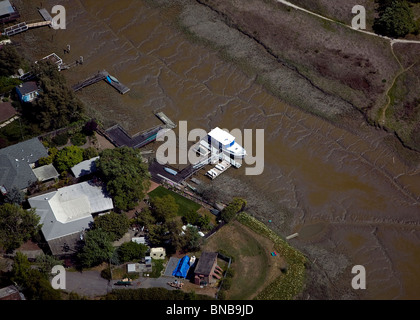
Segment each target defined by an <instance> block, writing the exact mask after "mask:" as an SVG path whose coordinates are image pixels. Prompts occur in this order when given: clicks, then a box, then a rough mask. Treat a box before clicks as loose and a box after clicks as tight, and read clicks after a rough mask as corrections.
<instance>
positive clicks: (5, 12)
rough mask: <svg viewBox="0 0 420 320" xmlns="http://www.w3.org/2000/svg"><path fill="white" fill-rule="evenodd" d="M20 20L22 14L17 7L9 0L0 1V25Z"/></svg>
mask: <svg viewBox="0 0 420 320" xmlns="http://www.w3.org/2000/svg"><path fill="white" fill-rule="evenodd" d="M19 18H20V14H19V12H18V11H17V9H16V7H15V6H14V5H12V4H11V3H10V1H9V0H3V1H0V23H1V24H5V23H9V22H13V21H16V20H17V19H19Z"/></svg>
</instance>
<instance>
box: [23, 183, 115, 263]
mask: <svg viewBox="0 0 420 320" xmlns="http://www.w3.org/2000/svg"><path fill="white" fill-rule="evenodd" d="M28 201H29V204H30V205H31V207H32V208H35V209H36V214H37V215H38V216H40V218H41V219H40V223H41V224H42V229H41V230H42V233H43V235H44V237H45V240H46V241H47V242H48V245H49V247H50V249H51V252H52V254H53V255H63V254H69V253H72V252H74V251H75V250H76V249H77V243H78V241H79V240H82V238H83V233H84V231H85V230H86V229H89V228H90V226H91V224H92V223H93V216H94V215H96V214H99V213H104V212H109V211H110V210H112V209H113V208H114V205H113V202H112V199H111V197H110V196H108V195H107V194H106V193H105V190H104V188H103V187H102V186H100V185H97V184H95V183H93V182H92V181H86V182H82V183H78V184H74V185H71V186H67V187H63V188H60V189H58V190H56V191H52V192H49V193H46V194H43V195H39V196H36V197H32V198H29V199H28Z"/></svg>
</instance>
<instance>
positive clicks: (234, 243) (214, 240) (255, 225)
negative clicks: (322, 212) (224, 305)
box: [202, 213, 306, 300]
mask: <svg viewBox="0 0 420 320" xmlns="http://www.w3.org/2000/svg"><path fill="white" fill-rule="evenodd" d="M202 250H203V251H222V252H223V253H224V254H227V255H229V256H231V257H232V258H233V263H232V268H233V269H234V270H235V276H234V277H233V279H232V287H231V289H230V290H229V291H227V298H228V299H233V300H236V299H237V300H245V299H247V300H249V299H260V300H285V299H293V298H294V297H295V296H296V295H297V294H299V293H300V291H301V290H302V288H303V282H304V275H305V266H304V263H305V261H306V260H305V258H304V256H303V255H302V254H301V253H300V252H298V251H297V250H295V249H294V248H292V247H291V246H289V245H288V244H287V243H286V242H285V241H284V240H282V239H281V238H280V237H279V236H278V235H277V234H275V233H274V232H273V231H272V230H270V229H269V228H267V227H266V226H265V225H264V224H263V223H262V222H260V221H258V220H256V219H254V218H253V217H251V216H249V215H247V214H245V213H241V214H240V215H239V216H238V221H233V222H231V223H229V224H227V225H226V226H224V227H223V228H221V229H220V230H219V231H218V232H217V233H216V234H215V235H213V236H212V237H211V238H209V239H208V241H207V243H206V244H205V245H204V246H203V248H202ZM272 251H276V252H277V253H278V255H277V256H274V257H273V256H272V255H271V252H272ZM286 266H287V272H285V273H282V269H283V270H284V268H285V267H286Z"/></svg>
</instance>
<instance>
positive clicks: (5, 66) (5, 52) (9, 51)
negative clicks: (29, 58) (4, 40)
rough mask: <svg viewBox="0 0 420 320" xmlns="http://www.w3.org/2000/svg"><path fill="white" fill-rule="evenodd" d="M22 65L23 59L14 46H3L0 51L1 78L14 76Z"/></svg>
mask: <svg viewBox="0 0 420 320" xmlns="http://www.w3.org/2000/svg"><path fill="white" fill-rule="evenodd" d="M21 64H22V57H21V56H20V55H19V54H18V52H17V51H16V49H15V48H14V47H12V46H3V47H2V48H1V49H0V76H7V77H8V76H12V75H14V74H16V73H17V70H18V69H19V68H20V65H21Z"/></svg>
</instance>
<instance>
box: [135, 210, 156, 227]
mask: <svg viewBox="0 0 420 320" xmlns="http://www.w3.org/2000/svg"><path fill="white" fill-rule="evenodd" d="M136 215H137V216H136V218H135V223H136V224H138V225H139V226H141V227H145V228H149V226H150V225H152V224H155V223H156V219H155V217H154V216H153V215H152V212H151V211H150V209H149V208H145V209H143V210H142V211H141V212H139V213H137V214H136Z"/></svg>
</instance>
